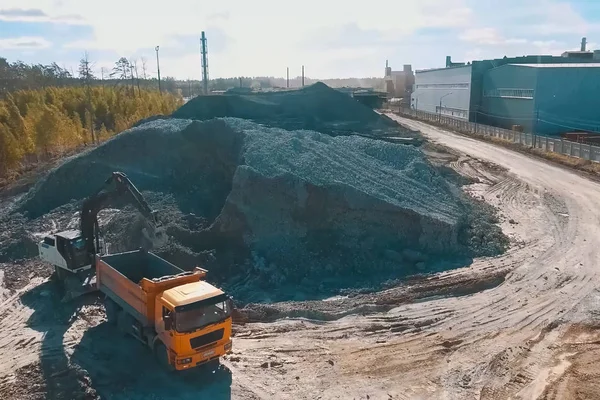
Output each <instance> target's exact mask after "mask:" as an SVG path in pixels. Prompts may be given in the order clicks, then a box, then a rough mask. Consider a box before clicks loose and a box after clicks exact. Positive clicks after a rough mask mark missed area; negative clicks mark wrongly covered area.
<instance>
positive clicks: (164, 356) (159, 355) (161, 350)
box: [154, 342, 175, 371]
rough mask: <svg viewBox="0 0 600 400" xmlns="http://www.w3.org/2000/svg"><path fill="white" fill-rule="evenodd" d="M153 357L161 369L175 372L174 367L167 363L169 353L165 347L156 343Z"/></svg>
mask: <svg viewBox="0 0 600 400" xmlns="http://www.w3.org/2000/svg"><path fill="white" fill-rule="evenodd" d="M154 355H155V356H156V360H157V361H158V363H159V364H160V366H161V367H163V368H165V369H166V370H167V371H174V370H175V367H174V366H172V365H171V363H170V362H169V351H168V350H167V346H165V345H164V344H162V343H161V342H158V343H157V344H156V347H155V348H154Z"/></svg>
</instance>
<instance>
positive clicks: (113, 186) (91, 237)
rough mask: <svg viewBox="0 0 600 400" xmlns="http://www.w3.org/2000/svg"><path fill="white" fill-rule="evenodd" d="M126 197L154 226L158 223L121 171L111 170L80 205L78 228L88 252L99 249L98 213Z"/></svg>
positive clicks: (93, 252) (96, 251)
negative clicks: (104, 179)
mask: <svg viewBox="0 0 600 400" xmlns="http://www.w3.org/2000/svg"><path fill="white" fill-rule="evenodd" d="M122 198H124V199H126V200H128V201H129V202H130V203H131V204H133V205H134V206H135V207H136V208H137V209H138V210H139V211H140V213H141V214H142V215H143V216H144V217H145V218H146V219H148V220H149V221H150V222H151V223H152V224H153V225H154V226H156V225H157V224H158V220H157V218H156V214H155V212H153V211H152V209H151V208H150V206H149V205H148V203H147V202H146V200H144V196H142V194H141V193H140V191H139V190H138V189H137V188H136V187H135V185H134V184H133V183H132V182H131V181H130V180H129V178H127V175H125V174H124V173H123V172H113V173H112V175H111V176H110V177H109V178H108V179H107V180H106V181H105V182H104V185H103V186H102V187H101V188H100V190H98V191H97V192H96V193H94V194H93V195H91V196H90V197H88V198H87V199H85V201H84V202H83V205H82V207H81V220H80V229H81V234H82V237H83V239H84V241H85V246H86V250H87V252H88V254H90V255H91V256H93V255H95V254H97V253H98V252H99V250H100V240H99V229H98V213H99V212H100V210H102V209H104V208H107V207H110V206H111V204H112V203H113V202H114V201H115V200H117V199H122Z"/></svg>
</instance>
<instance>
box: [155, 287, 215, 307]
mask: <svg viewBox="0 0 600 400" xmlns="http://www.w3.org/2000/svg"><path fill="white" fill-rule="evenodd" d="M220 294H223V291H222V290H221V289H218V288H216V287H214V286H213V285H211V284H210V283H208V282H205V281H198V282H192V283H186V284H185V285H181V286H176V287H174V288H171V289H168V290H165V291H164V293H163V298H164V299H165V300H166V301H168V302H169V303H171V304H172V305H173V306H175V307H178V306H185V305H187V304H191V303H195V302H197V301H200V300H205V299H208V298H210V297H215V296H218V295H220Z"/></svg>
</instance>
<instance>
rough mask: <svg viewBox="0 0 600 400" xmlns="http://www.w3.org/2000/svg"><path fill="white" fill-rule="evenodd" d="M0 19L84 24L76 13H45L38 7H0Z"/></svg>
mask: <svg viewBox="0 0 600 400" xmlns="http://www.w3.org/2000/svg"><path fill="white" fill-rule="evenodd" d="M0 21H9V22H51V23H55V24H69V25H78V24H85V21H84V19H83V17H81V16H80V15H76V14H47V13H46V12H45V11H43V10H41V9H39V8H0Z"/></svg>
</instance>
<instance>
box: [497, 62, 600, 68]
mask: <svg viewBox="0 0 600 400" xmlns="http://www.w3.org/2000/svg"><path fill="white" fill-rule="evenodd" d="M507 65H515V66H518V67H530V68H600V63H560V64H507Z"/></svg>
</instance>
